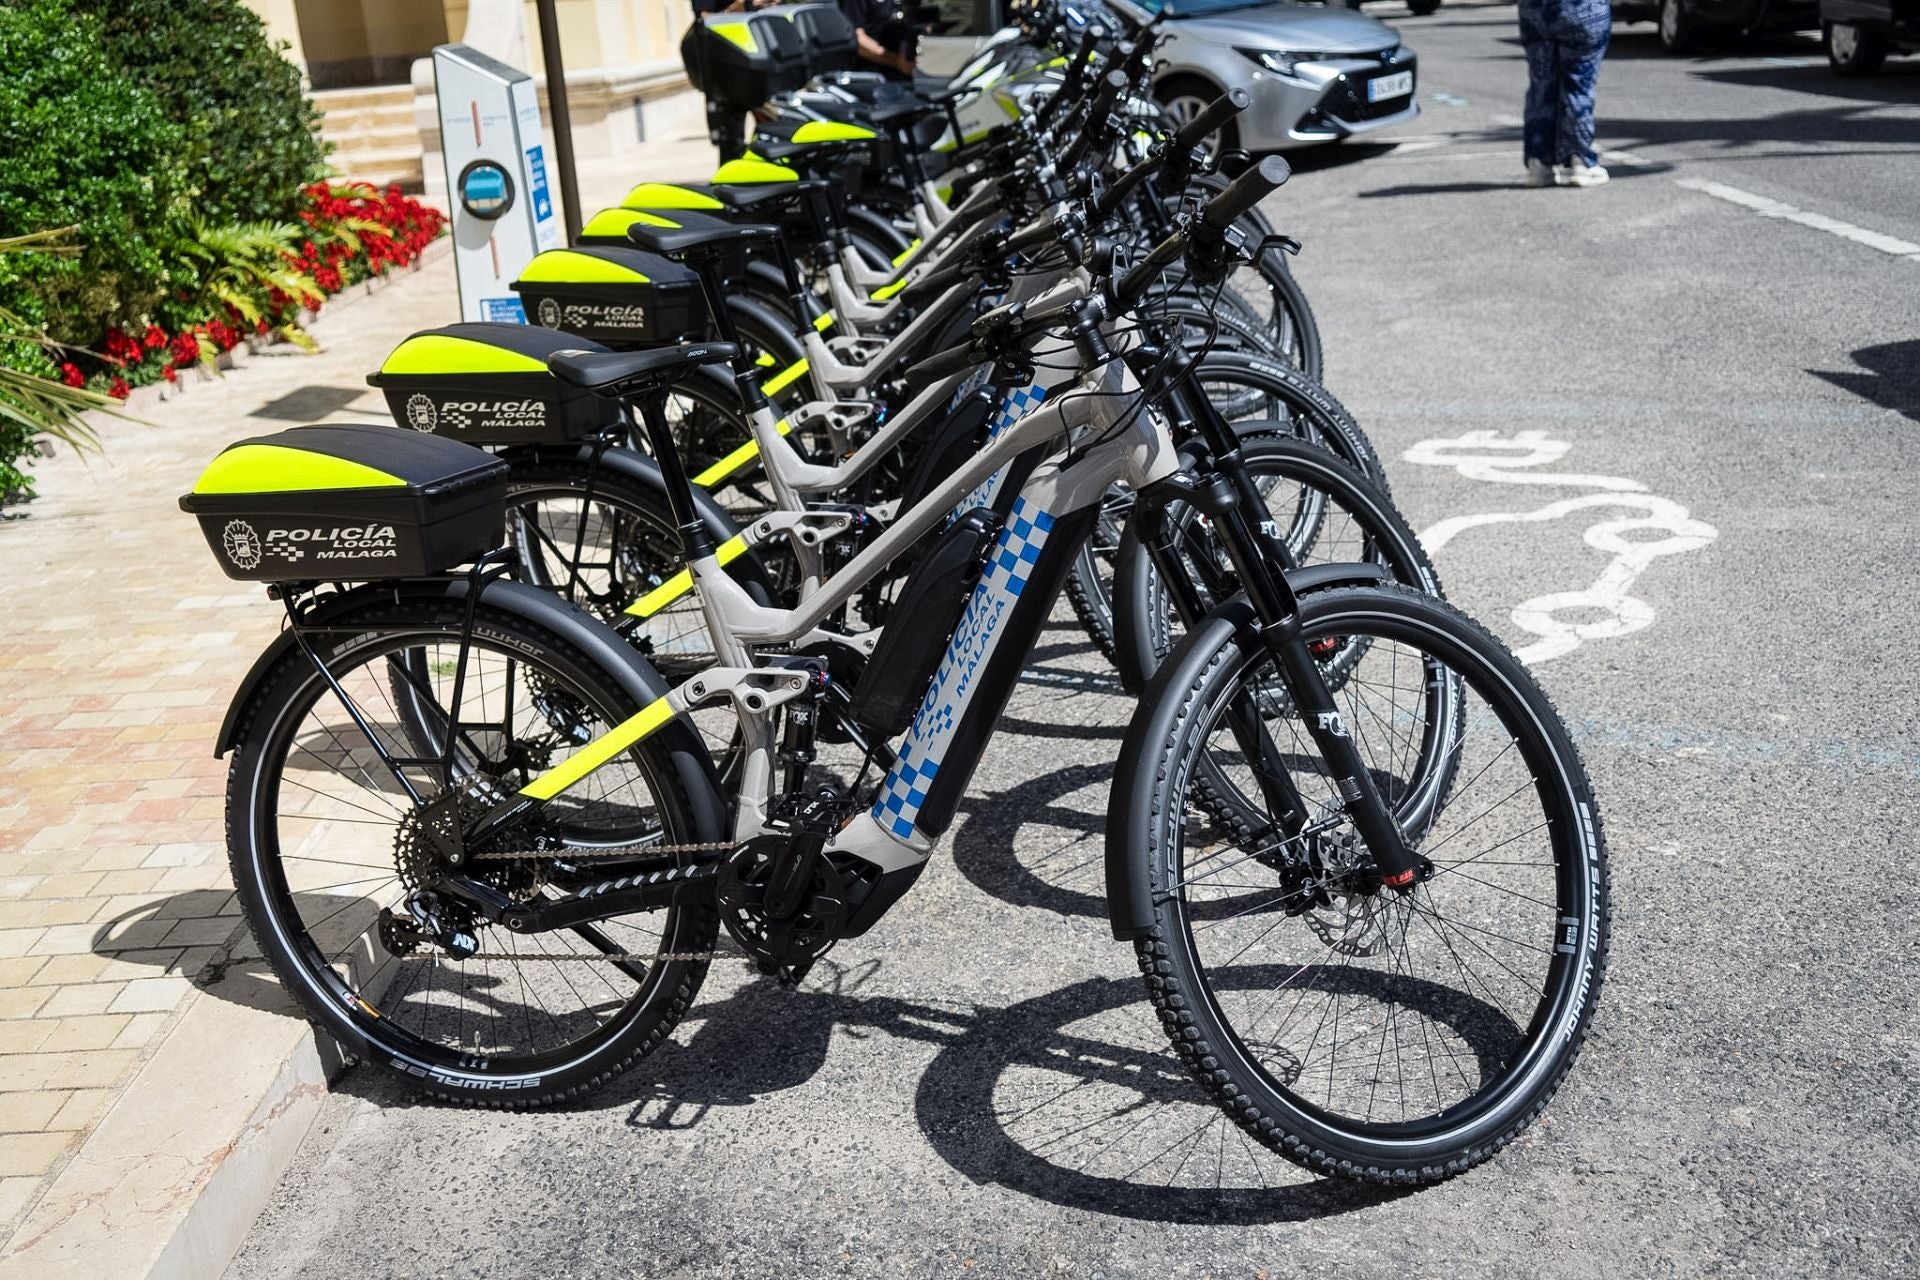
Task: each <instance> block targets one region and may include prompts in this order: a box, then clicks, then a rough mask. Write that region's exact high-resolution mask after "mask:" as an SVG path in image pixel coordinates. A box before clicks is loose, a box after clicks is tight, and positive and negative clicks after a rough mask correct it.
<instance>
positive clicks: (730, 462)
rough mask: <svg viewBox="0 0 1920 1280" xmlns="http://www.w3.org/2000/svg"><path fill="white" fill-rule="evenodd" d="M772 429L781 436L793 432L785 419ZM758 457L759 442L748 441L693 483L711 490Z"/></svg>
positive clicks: (703, 472)
mask: <svg viewBox="0 0 1920 1280" xmlns="http://www.w3.org/2000/svg"><path fill="white" fill-rule="evenodd" d="M773 429H774V430H775V431H778V432H779V433H780V434H781V435H783V436H784V435H788V434H791V433H792V431H793V428H792V427H790V426H788V425H787V420H786V419H785V418H782V419H780V421H778V422H776V423H774V424H773ZM759 456H760V442H759V441H758V440H749V441H747V442H746V443H745V444H743V445H741V446H740V447H739V448H738V449H735V450H734V451H733V452H732V453H730V454H728V455H727V456H726V457H724V458H722V459H720V461H718V462H716V463H714V464H713V465H712V466H710V467H708V468H707V469H706V470H705V471H702V472H701V473H700V474H699V475H697V476H695V477H694V478H693V482H694V483H695V484H697V485H699V486H700V487H701V488H702V489H711V488H713V486H715V485H716V484H719V483H720V482H721V481H722V480H725V479H726V478H727V477H728V476H730V475H732V474H733V473H734V472H736V471H738V470H739V469H740V468H741V467H744V466H746V465H747V464H748V463H749V462H752V461H753V460H754V459H755V458H757V457H759Z"/></svg>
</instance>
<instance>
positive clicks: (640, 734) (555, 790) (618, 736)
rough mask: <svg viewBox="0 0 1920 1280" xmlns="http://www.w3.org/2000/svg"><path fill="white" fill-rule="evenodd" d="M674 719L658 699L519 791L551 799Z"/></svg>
mask: <svg viewBox="0 0 1920 1280" xmlns="http://www.w3.org/2000/svg"><path fill="white" fill-rule="evenodd" d="M671 719H673V708H672V707H671V706H670V705H668V703H667V700H666V699H665V698H656V699H655V700H654V701H652V702H649V703H648V704H647V705H646V706H644V707H642V708H640V710H639V711H638V712H636V713H635V714H633V715H631V716H629V717H627V718H626V719H625V720H622V721H621V722H620V723H619V724H617V725H615V726H614V727H613V728H612V729H610V730H608V731H607V732H606V733H604V734H602V735H601V736H600V737H598V738H595V739H594V740H593V741H592V742H589V743H588V744H587V745H586V746H584V747H582V748H581V749H580V750H578V751H576V752H574V753H573V754H572V755H570V756H568V757H567V758H566V759H565V760H562V761H561V762H560V763H559V764H557V765H555V766H554V767H553V768H551V769H549V770H547V771H546V772H545V773H543V774H541V775H540V776H539V777H537V778H535V779H534V780H533V781H532V782H529V783H528V784H527V785H526V786H524V787H522V788H520V794H521V795H523V796H526V797H527V798H528V799H530V800H551V799H553V798H554V797H555V796H557V795H559V794H560V793H561V792H563V791H565V790H566V789H567V788H568V787H571V786H572V785H573V784H574V783H576V782H578V781H580V779H582V778H584V777H586V776H587V775H588V774H590V773H592V772H593V771H594V770H595V769H598V768H599V767H600V766H601V765H604V764H606V763H607V762H609V761H610V760H612V759H613V758H614V757H615V756H617V755H619V754H620V753H621V752H623V751H625V750H627V748H629V747H631V746H633V745H634V744H636V743H638V742H640V741H642V740H643V739H645V738H646V737H647V736H648V735H650V734H652V733H654V732H656V731H657V730H658V729H659V728H660V726H662V725H664V724H665V723H666V722H667V721H669V720H671Z"/></svg>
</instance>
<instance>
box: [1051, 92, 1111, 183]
mask: <svg viewBox="0 0 1920 1280" xmlns="http://www.w3.org/2000/svg"><path fill="white" fill-rule="evenodd" d="M1128 83H1129V81H1128V80H1127V77H1126V76H1125V75H1123V74H1121V73H1120V72H1118V71H1109V72H1107V74H1106V75H1105V76H1103V77H1102V78H1101V81H1100V91H1099V92H1098V93H1096V94H1094V96H1093V105H1092V107H1091V108H1090V109H1089V110H1088V112H1087V118H1086V120H1085V121H1084V122H1082V124H1081V126H1080V134H1079V136H1078V137H1076V138H1075V139H1074V140H1073V141H1072V142H1070V143H1068V144H1067V149H1066V151H1065V152H1064V153H1063V154H1062V155H1061V157H1060V160H1059V163H1058V164H1057V165H1056V166H1055V168H1054V172H1055V173H1059V174H1069V173H1072V172H1073V171H1074V170H1076V169H1078V168H1079V167H1080V164H1081V162H1082V161H1083V160H1085V159H1086V158H1087V154H1088V153H1089V152H1090V151H1092V150H1093V144H1094V142H1095V141H1096V140H1097V139H1098V138H1099V136H1100V134H1101V132H1102V128H1103V126H1102V121H1104V120H1105V119H1106V117H1107V116H1109V115H1111V114H1112V113H1113V104H1114V103H1116V102H1118V101H1119V100H1120V95H1121V94H1122V93H1123V92H1125V90H1126V87H1127V85H1128Z"/></svg>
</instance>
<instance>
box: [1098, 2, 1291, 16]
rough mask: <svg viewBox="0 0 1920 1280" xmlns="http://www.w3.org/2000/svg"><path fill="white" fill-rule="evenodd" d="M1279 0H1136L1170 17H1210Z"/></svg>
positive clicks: (1151, 9) (1261, 6)
mask: <svg viewBox="0 0 1920 1280" xmlns="http://www.w3.org/2000/svg"><path fill="white" fill-rule="evenodd" d="M1278 2H1279V0H1134V3H1135V4H1137V5H1139V6H1140V7H1141V8H1142V9H1145V10H1146V11H1147V12H1148V13H1159V12H1160V11H1161V10H1162V9H1164V10H1166V13H1167V16H1168V17H1169V18H1210V17H1212V16H1213V15H1214V14H1216V13H1233V12H1235V11H1236V10H1239V9H1264V8H1266V7H1267V6H1268V5H1270V4H1277V3H1278Z"/></svg>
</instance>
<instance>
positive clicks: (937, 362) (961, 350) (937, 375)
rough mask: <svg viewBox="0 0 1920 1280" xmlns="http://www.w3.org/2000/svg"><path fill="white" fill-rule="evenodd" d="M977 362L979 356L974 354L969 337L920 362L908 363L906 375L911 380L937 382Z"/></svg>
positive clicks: (962, 371) (963, 371) (964, 370)
mask: <svg viewBox="0 0 1920 1280" xmlns="http://www.w3.org/2000/svg"><path fill="white" fill-rule="evenodd" d="M979 363H980V357H979V356H978V355H976V354H974V350H973V340H972V339H971V338H969V339H968V340H967V341H965V342H963V343H961V344H960V345H959V346H957V347H948V348H947V349H946V350H945V351H937V352H935V353H934V354H932V355H930V356H928V357H927V358H926V359H925V360H922V361H920V363H918V364H915V365H909V366H908V367H907V374H906V376H907V378H908V380H909V381H912V382H921V381H925V382H938V381H939V380H940V379H942V378H951V377H952V376H953V375H954V374H956V373H965V372H966V371H967V370H969V369H971V368H973V367H974V366H975V365H977V364H979Z"/></svg>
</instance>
